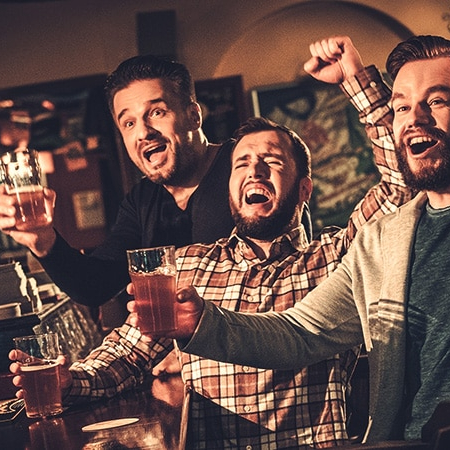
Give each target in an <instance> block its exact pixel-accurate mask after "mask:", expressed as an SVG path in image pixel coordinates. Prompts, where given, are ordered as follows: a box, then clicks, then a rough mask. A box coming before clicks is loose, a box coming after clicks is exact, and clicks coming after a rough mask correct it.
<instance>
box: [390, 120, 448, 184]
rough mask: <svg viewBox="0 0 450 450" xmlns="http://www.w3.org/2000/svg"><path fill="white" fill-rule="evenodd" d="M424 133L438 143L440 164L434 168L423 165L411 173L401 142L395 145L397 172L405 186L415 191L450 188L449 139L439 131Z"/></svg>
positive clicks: (404, 146) (403, 145) (404, 148)
mask: <svg viewBox="0 0 450 450" xmlns="http://www.w3.org/2000/svg"><path fill="white" fill-rule="evenodd" d="M426 131H427V134H429V135H430V136H433V137H435V138H436V139H438V140H439V142H440V144H439V146H440V154H441V160H440V163H439V164H437V165H434V166H430V165H426V164H423V165H422V167H421V168H420V169H419V170H418V171H416V172H412V170H411V167H410V166H409V163H408V160H407V156H406V154H407V150H406V145H405V144H404V143H403V140H402V141H401V143H400V144H398V145H396V154H397V159H398V165H399V170H400V172H401V173H402V175H403V178H404V180H405V183H406V185H407V186H409V187H410V188H412V189H414V190H415V191H436V192H439V191H442V190H444V189H446V188H448V187H449V186H450V138H449V136H447V135H446V134H445V133H444V132H442V131H441V130H436V129H433V130H432V131H431V130H426Z"/></svg>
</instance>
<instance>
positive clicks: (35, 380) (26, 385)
mask: <svg viewBox="0 0 450 450" xmlns="http://www.w3.org/2000/svg"><path fill="white" fill-rule="evenodd" d="M21 372H22V376H23V381H22V388H23V397H24V400H25V410H26V413H27V417H30V418H33V417H49V416H54V415H57V414H60V413H62V411H63V407H62V400H61V380H60V366H59V364H58V363H57V362H55V361H46V364H42V363H39V364H36V365H29V366H27V365H22V366H21Z"/></svg>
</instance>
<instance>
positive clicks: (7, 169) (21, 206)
mask: <svg viewBox="0 0 450 450" xmlns="http://www.w3.org/2000/svg"><path fill="white" fill-rule="evenodd" d="M1 164H2V169H1V172H2V178H3V180H2V181H3V183H4V184H5V187H6V192H7V194H8V195H10V196H11V197H12V198H13V199H14V205H15V207H16V226H15V228H16V229H17V230H20V231H27V230H32V229H35V228H38V227H41V226H44V225H46V224H48V223H49V221H50V217H49V215H48V214H47V210H46V207H45V200H44V188H43V186H42V184H41V170H40V166H39V161H38V156H37V152H36V151H35V150H29V149H27V148H22V147H21V148H17V149H15V150H14V151H10V152H6V153H4V154H3V155H2V157H1Z"/></svg>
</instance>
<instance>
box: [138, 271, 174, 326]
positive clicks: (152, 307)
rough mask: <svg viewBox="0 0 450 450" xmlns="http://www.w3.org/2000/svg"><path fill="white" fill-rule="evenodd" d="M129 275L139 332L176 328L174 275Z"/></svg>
mask: <svg viewBox="0 0 450 450" xmlns="http://www.w3.org/2000/svg"><path fill="white" fill-rule="evenodd" d="M130 277H131V281H132V282H133V287H134V300H135V302H136V308H137V314H138V316H139V329H140V330H141V333H142V334H152V333H161V332H166V331H172V330H176V329H177V320H176V314H175V292H176V291H175V289H176V280H175V275H164V274H161V273H133V272H131V273H130Z"/></svg>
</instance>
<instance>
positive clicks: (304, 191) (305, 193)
mask: <svg viewBox="0 0 450 450" xmlns="http://www.w3.org/2000/svg"><path fill="white" fill-rule="evenodd" d="M298 189H299V199H300V202H308V201H309V200H310V199H311V194H312V190H313V182H312V179H311V177H308V176H306V177H303V178H302V179H301V180H300V183H299V186H298Z"/></svg>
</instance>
